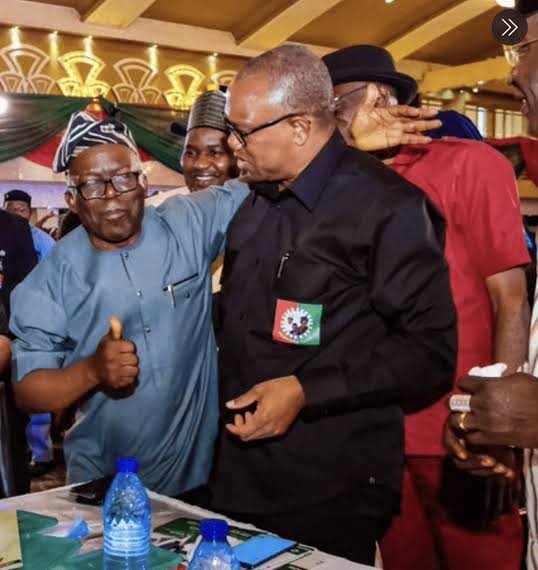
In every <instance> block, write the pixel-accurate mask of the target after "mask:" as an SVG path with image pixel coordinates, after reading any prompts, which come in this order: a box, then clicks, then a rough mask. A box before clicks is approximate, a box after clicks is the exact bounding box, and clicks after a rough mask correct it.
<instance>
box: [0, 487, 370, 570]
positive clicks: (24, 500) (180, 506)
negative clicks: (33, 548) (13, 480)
mask: <svg viewBox="0 0 538 570" xmlns="http://www.w3.org/2000/svg"><path fill="white" fill-rule="evenodd" d="M149 496H150V499H151V508H152V511H151V513H152V524H153V527H154V528H156V527H158V526H160V525H162V524H165V523H167V522H170V521H172V520H174V519H176V518H179V517H191V518H197V519H200V518H209V517H215V516H218V515H215V514H214V513H211V512H209V511H205V510H203V509H200V508H198V507H195V506H193V505H189V504H187V503H183V502H181V501H177V500H175V499H170V498H169V497H164V496H163V495H158V494H157V493H152V492H150V493H149ZM15 509H16V510H25V511H31V512H34V513H38V514H41V515H46V516H52V517H56V518H57V519H59V521H60V522H66V521H72V520H75V519H76V518H78V517H80V518H82V519H84V520H85V521H86V523H87V524H88V526H89V528H90V531H91V532H92V535H93V536H94V538H90V539H88V540H87V541H85V546H84V547H83V549H82V551H85V550H91V549H93V548H95V547H96V543H99V542H100V541H101V517H102V513H101V508H100V507H92V506H90V505H81V504H79V503H77V502H76V501H74V500H73V499H72V498H71V497H70V496H69V487H60V488H58V489H52V490H51V491H45V492H43V493H32V494H29V495H22V496H20V497H12V498H10V499H3V500H0V510H15ZM229 522H230V523H233V525H234V526H239V527H244V528H253V527H249V526H248V525H244V524H241V523H236V522H234V521H229ZM313 556H320V557H322V558H323V559H325V561H324V562H323V563H322V564H320V565H316V566H315V569H316V570H372V567H370V566H364V565H362V564H355V563H352V562H349V561H347V560H344V559H343V558H337V557H335V556H330V555H328V554H324V553H319V554H314V555H313Z"/></svg>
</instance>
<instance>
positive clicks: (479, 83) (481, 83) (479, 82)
mask: <svg viewBox="0 0 538 570" xmlns="http://www.w3.org/2000/svg"><path fill="white" fill-rule="evenodd" d="M477 83H478V85H484V83H485V81H482V80H480V81H477Z"/></svg>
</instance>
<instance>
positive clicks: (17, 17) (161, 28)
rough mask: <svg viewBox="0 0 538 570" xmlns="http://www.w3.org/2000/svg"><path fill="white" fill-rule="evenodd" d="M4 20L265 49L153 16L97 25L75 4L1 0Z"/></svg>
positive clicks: (196, 47)
mask: <svg viewBox="0 0 538 570" xmlns="http://www.w3.org/2000/svg"><path fill="white" fill-rule="evenodd" d="M174 1H175V0H174ZM0 24H5V25H8V26H20V27H21V28H23V27H26V28H35V29H38V30H50V31H54V30H55V31H58V32H65V33H68V34H73V33H75V34H77V35H81V36H93V37H94V38H108V39H113V40H120V41H121V40H123V41H130V42H139V43H142V44H149V45H153V44H155V45H159V46H163V47H170V48H173V49H178V50H186V51H199V52H206V53H213V52H216V53H219V54H222V55H232V56H238V57H245V58H248V57H255V56H257V55H259V54H260V53H261V52H262V51H263V50H260V49H252V48H247V47H244V46H239V45H237V42H236V41H235V38H234V36H233V34H232V33H231V32H227V31H223V30H213V29H210V28H201V27H198V26H188V25H185V24H174V23H172V22H164V21H161V20H152V19H150V18H138V20H136V22H134V23H133V24H132V25H131V26H129V27H128V28H111V27H107V26H97V25H95V24H92V23H90V22H81V21H80V15H79V13H78V12H77V11H76V10H75V9H74V8H68V7H65V6H56V5H53V4H42V3H41V2H34V1H32V0H0ZM305 45H306V46H307V47H308V48H310V49H311V50H312V51H313V52H314V53H316V54H317V55H318V56H320V57H321V56H323V55H325V54H326V53H329V52H331V51H333V49H332V48H327V47H325V46H316V45H310V44H305Z"/></svg>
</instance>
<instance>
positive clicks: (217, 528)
mask: <svg viewBox="0 0 538 570" xmlns="http://www.w3.org/2000/svg"><path fill="white" fill-rule="evenodd" d="M200 533H201V534H202V542H200V544H199V545H198V546H197V548H196V550H195V551H194V554H193V556H192V560H191V563H190V564H189V570H240V568H241V566H240V565H239V562H238V561H237V558H236V557H235V554H234V551H233V549H232V547H231V546H230V545H229V544H228V541H227V540H226V537H227V536H228V523H227V522H226V521H224V520H220V519H206V520H203V521H202V522H201V523H200Z"/></svg>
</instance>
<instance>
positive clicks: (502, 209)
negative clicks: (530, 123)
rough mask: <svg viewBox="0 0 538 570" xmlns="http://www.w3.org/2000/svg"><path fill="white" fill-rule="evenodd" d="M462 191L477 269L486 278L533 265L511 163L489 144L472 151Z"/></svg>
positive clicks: (465, 160) (465, 161) (465, 158)
mask: <svg viewBox="0 0 538 570" xmlns="http://www.w3.org/2000/svg"><path fill="white" fill-rule="evenodd" d="M462 158H463V165H462V170H461V173H460V176H462V178H463V180H461V181H460V182H461V185H460V188H461V190H462V193H463V194H464V196H463V198H464V200H463V202H462V203H463V204H465V205H466V212H465V214H466V216H467V224H466V234H467V237H468V240H469V244H468V246H469V251H470V252H472V255H473V256H474V258H475V263H476V267H477V268H478V269H479V271H480V273H481V275H482V276H483V277H484V278H486V277H490V276H491V275H495V274H496V273H502V272H503V271H508V270H509V269H512V268H514V267H518V266H521V265H526V264H528V263H529V262H530V256H529V252H528V251H527V248H526V246H525V239H524V230H523V219H522V213H521V206H520V203H519V195H518V191H517V183H516V179H515V175H514V170H513V168H512V165H511V163H510V162H509V161H508V160H507V159H506V158H505V157H504V156H502V155H501V154H500V153H499V152H498V151H496V150H494V149H493V148H491V147H489V146H488V145H487V144H486V143H481V144H476V145H473V148H472V149H471V147H469V148H468V150H467V152H465V155H464V156H463V157H462Z"/></svg>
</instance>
